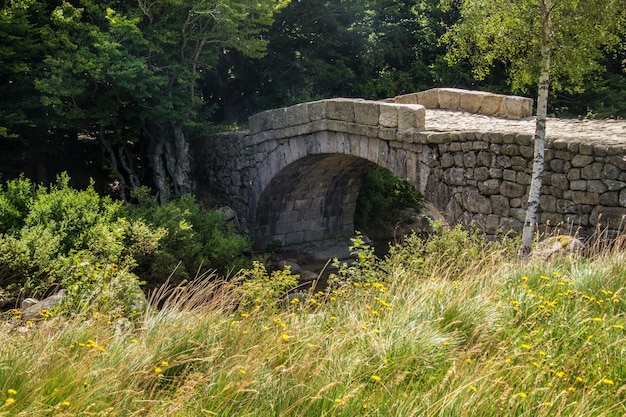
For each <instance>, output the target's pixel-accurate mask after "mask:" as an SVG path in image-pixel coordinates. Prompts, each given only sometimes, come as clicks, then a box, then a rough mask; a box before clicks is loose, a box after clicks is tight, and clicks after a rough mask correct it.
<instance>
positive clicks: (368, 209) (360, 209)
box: [355, 167, 426, 235]
mask: <svg viewBox="0 0 626 417" xmlns="http://www.w3.org/2000/svg"><path fill="white" fill-rule="evenodd" d="M425 202H426V199H425V198H424V196H423V195H422V194H420V193H419V191H417V190H416V189H415V188H413V186H412V185H410V184H409V183H407V182H405V181H403V180H402V179H401V178H400V177H398V176H396V175H394V174H392V173H391V172H389V171H388V170H386V169H384V168H381V167H376V168H374V169H373V170H372V171H370V172H369V174H368V175H367V176H366V177H365V180H364V182H363V185H362V186H361V190H360V191H359V197H358V199H357V205H356V213H355V227H356V229H358V230H361V231H363V232H365V233H367V234H371V235H377V234H385V232H387V233H388V231H389V230H390V229H393V227H394V226H395V225H396V223H398V222H410V221H411V218H410V213H411V212H415V211H417V212H419V211H420V210H421V209H422V208H423V207H424V204H425Z"/></svg>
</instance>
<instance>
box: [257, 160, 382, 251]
mask: <svg viewBox="0 0 626 417" xmlns="http://www.w3.org/2000/svg"><path fill="white" fill-rule="evenodd" d="M375 166H376V164H374V163H373V162H370V161H368V160H365V159H363V158H359V157H356V156H352V155H345V154H317V155H310V156H306V157H304V158H301V159H299V160H297V161H295V162H293V163H291V164H289V165H287V166H286V167H284V168H283V169H282V170H281V171H279V172H278V173H277V174H276V175H275V176H274V177H273V178H272V180H271V181H270V182H269V184H268V185H267V186H266V187H265V189H264V190H263V192H262V194H261V198H260V199H259V202H258V205H257V209H256V215H255V220H254V227H253V238H254V241H255V246H257V247H258V248H262V247H264V246H265V245H268V244H273V243H274V242H277V241H280V243H281V244H283V245H292V244H298V243H304V242H313V241H321V240H328V239H335V238H341V237H346V236H352V234H353V233H354V212H355V209H356V201H357V197H358V193H359V190H360V188H361V185H362V183H363V179H364V177H365V175H366V174H367V173H368V172H369V171H370V170H372V169H373V168H374V167H375Z"/></svg>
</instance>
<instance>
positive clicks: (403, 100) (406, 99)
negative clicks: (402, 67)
mask: <svg viewBox="0 0 626 417" xmlns="http://www.w3.org/2000/svg"><path fill="white" fill-rule="evenodd" d="M418 94H422V93H411V94H405V95H402V96H396V97H395V98H394V99H393V102H394V103H396V104H419V102H418V101H417V96H418Z"/></svg>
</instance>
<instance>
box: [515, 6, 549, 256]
mask: <svg viewBox="0 0 626 417" xmlns="http://www.w3.org/2000/svg"><path fill="white" fill-rule="evenodd" d="M552 7H553V4H552V1H551V0H545V1H541V13H542V16H543V22H542V25H541V74H540V76H539V83H538V87H539V91H538V92H537V124H536V127H535V138H534V140H535V147H534V159H533V172H532V180H531V183H530V191H529V193H528V208H527V209H526V218H525V220H524V229H523V231H522V243H521V246H520V249H519V257H520V258H525V257H526V256H527V255H528V254H529V253H530V247H531V244H532V240H533V235H534V232H535V227H536V225H537V211H538V210H539V197H540V196H541V185H542V176H543V165H544V160H545V158H544V156H545V140H546V119H547V116H548V93H549V89H550V60H551V57H552V49H551V48H552V46H551V42H550V37H551V32H550V12H551V11H552Z"/></svg>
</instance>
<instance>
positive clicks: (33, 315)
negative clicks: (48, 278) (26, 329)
mask: <svg viewBox="0 0 626 417" xmlns="http://www.w3.org/2000/svg"><path fill="white" fill-rule="evenodd" d="M63 297H65V291H64V290H60V291H59V292H57V293H56V294H53V295H51V296H50V297H48V298H45V299H43V300H41V301H40V302H38V303H35V304H33V305H31V306H30V307H28V308H26V309H25V310H24V311H22V320H36V319H40V318H41V313H42V312H43V311H44V310H48V311H50V310H52V309H53V308H54V307H56V306H57V305H58V304H59V303H60V302H61V301H62V300H63ZM32 300H34V299H32Z"/></svg>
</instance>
